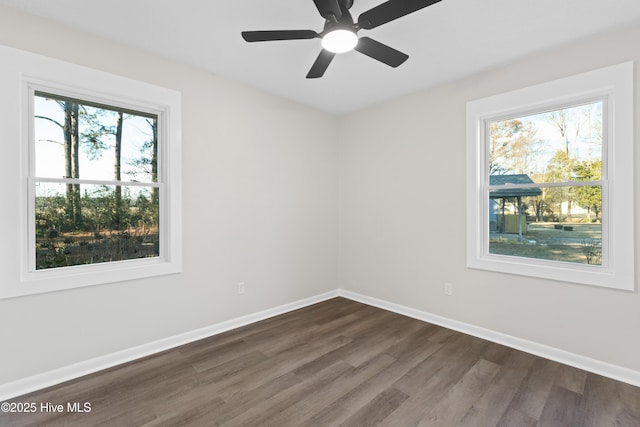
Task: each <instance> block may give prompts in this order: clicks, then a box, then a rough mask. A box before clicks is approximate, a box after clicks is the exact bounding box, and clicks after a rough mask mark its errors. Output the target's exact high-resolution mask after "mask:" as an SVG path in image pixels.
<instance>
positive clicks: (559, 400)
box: [538, 386, 582, 427]
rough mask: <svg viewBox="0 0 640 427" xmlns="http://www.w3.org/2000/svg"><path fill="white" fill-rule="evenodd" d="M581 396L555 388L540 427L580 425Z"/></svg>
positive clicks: (539, 423) (544, 409)
mask: <svg viewBox="0 0 640 427" xmlns="http://www.w3.org/2000/svg"><path fill="white" fill-rule="evenodd" d="M581 397H582V396H581V395H580V394H578V393H576V392H574V391H571V390H567V389H566V388H563V387H557V386H553V388H552V389H551V393H550V394H549V398H548V399H547V402H546V404H545V405H544V408H543V410H542V414H541V415H540V421H539V422H538V426H539V427H565V426H567V425H569V426H573V425H577V424H578V413H579V409H580V399H581Z"/></svg>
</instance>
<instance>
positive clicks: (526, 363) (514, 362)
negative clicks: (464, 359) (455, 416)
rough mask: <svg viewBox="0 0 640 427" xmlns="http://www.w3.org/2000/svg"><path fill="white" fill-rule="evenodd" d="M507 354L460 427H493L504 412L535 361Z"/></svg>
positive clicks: (514, 353) (518, 354)
mask: <svg viewBox="0 0 640 427" xmlns="http://www.w3.org/2000/svg"><path fill="white" fill-rule="evenodd" d="M508 353H509V357H506V358H503V359H502V361H503V363H502V365H501V366H500V371H499V372H498V374H497V375H496V376H495V377H494V378H493V380H492V381H491V384H489V386H488V387H487V388H486V389H485V392H484V393H483V394H482V396H480V398H479V399H478V400H477V401H476V402H474V403H473V406H472V407H471V408H470V409H469V411H468V412H467V413H466V414H465V416H464V418H463V419H462V420H460V423H459V425H460V427H477V426H495V425H497V424H498V422H499V421H500V419H501V418H502V416H503V414H504V413H505V412H506V410H507V407H508V406H509V403H510V402H511V400H513V397H514V396H515V394H516V392H517V391H518V389H519V387H520V384H522V381H523V380H524V377H525V376H526V375H527V372H528V371H529V368H530V367H531V365H532V364H533V362H534V360H535V356H532V355H530V354H527V353H523V352H521V351H517V350H512V349H509V350H508Z"/></svg>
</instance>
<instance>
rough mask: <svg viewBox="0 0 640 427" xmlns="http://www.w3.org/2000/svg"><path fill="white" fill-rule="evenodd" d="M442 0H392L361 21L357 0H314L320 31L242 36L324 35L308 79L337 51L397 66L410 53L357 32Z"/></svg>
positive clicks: (246, 34) (319, 72) (321, 70)
mask: <svg viewBox="0 0 640 427" xmlns="http://www.w3.org/2000/svg"><path fill="white" fill-rule="evenodd" d="M439 1H441V0H388V1H386V2H384V3H382V4H380V5H378V6H376V7H374V8H372V9H369V10H368V11H366V12H364V13H362V14H361V15H360V16H359V17H358V21H357V22H353V18H352V17H351V14H350V13H349V9H351V6H353V0H313V2H314V3H315V5H316V7H317V8H318V12H320V15H322V17H323V18H324V19H325V23H324V29H323V30H322V31H321V32H320V33H317V32H315V31H313V30H281V31H243V32H242V38H244V39H245V40H246V41H248V42H264V41H273V40H306V39H313V38H321V39H322V50H321V51H320V55H318V58H316V60H315V62H314V63H313V65H312V66H311V70H309V73H308V74H307V78H308V79H314V78H318V77H322V76H323V75H324V72H325V71H326V70H327V67H329V64H330V63H331V60H333V57H334V56H335V55H336V54H337V53H343V52H348V51H349V50H351V49H355V50H356V51H358V52H360V53H363V54H365V55H367V56H369V57H371V58H373V59H376V60H378V61H380V62H383V63H385V64H387V65H389V66H391V67H397V66H399V65H400V64H402V63H403V62H404V61H406V60H407V59H408V58H409V56H408V55H406V54H404V53H402V52H400V51H398V50H396V49H393V48H391V47H389V46H387V45H385V44H382V43H380V42H377V41H375V40H373V39H371V38H369V37H360V38H358V36H357V35H356V33H357V32H358V31H359V30H371V29H372V28H376V27H378V26H380V25H382V24H386V23H387V22H390V21H393V20H394V19H398V18H401V17H403V16H405V15H408V14H410V13H413V12H416V11H418V10H420V9H423V8H425V7H427V6H431V5H432V4H434V3H438V2H439Z"/></svg>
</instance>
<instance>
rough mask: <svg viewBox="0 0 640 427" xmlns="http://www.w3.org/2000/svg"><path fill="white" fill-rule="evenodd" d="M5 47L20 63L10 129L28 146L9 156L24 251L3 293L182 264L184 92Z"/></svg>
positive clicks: (12, 76)
mask: <svg viewBox="0 0 640 427" xmlns="http://www.w3.org/2000/svg"><path fill="white" fill-rule="evenodd" d="M0 56H2V57H3V58H2V62H3V63H4V64H12V65H11V66H10V67H9V70H8V71H7V72H5V75H4V76H2V77H3V78H1V79H0V86H1V87H2V88H3V89H6V90H5V91H3V93H6V94H8V96H7V99H6V100H4V101H2V103H3V104H4V105H2V108H3V111H6V112H10V113H9V114H8V119H10V118H17V120H15V122H14V121H8V123H9V126H7V128H6V129H2V130H1V131H2V132H4V133H5V135H4V136H5V137H7V136H9V137H10V138H8V139H6V140H7V141H13V143H14V144H16V146H18V149H17V150H15V153H16V154H18V157H17V158H14V159H12V158H11V157H10V156H9V157H8V158H5V162H6V165H3V166H4V167H5V170H6V171H8V172H7V174H6V176H9V172H12V174H13V175H14V176H18V177H20V179H19V185H17V186H16V188H18V189H19V193H18V195H19V197H17V198H16V200H18V201H19V203H16V204H15V205H14V208H15V209H14V210H15V212H16V213H17V214H18V218H19V221H18V223H19V224H20V227H17V229H18V232H17V233H15V235H14V236H15V237H17V239H16V240H15V242H20V244H19V247H20V250H19V251H16V252H17V254H18V256H17V257H16V258H17V259H16V261H18V262H15V263H11V264H7V265H6V267H7V268H6V269H5V268H4V267H3V270H6V271H4V272H3V277H2V279H3V280H2V281H1V283H2V284H1V285H0V297H3V298H7V297H13V296H20V295H28V294H33V293H41V292H49V291H55V290H61V289H68V288H75V287H81V286H88V285H95V284H102V283H109V282H116V281H124V280H131V279H139V278H145V277H151V276H157V275H163V274H172V273H177V272H180V270H181V258H182V257H181V249H182V248H181V246H182V245H181V223H180V222H181V208H180V194H181V191H180V185H181V183H180V94H179V93H177V92H175V91H172V90H169V89H165V88H160V87H157V86H153V85H150V84H147V83H143V82H139V81H134V80H130V79H126V78H122V77H119V76H115V75H111V74H107V73H103V72H100V71H97V70H92V69H88V68H84V67H80V66H76V65H73V64H69V63H65V62H62V61H57V60H54V59H50V58H46V57H42V56H38V55H33V54H30V53H27V52H22V51H18V50H14V49H8V48H1V49H0ZM43 70H46V71H43ZM7 74H8V76H7ZM18 107H19V108H18ZM11 109H14V110H15V109H19V111H18V112H17V114H15V113H13V111H11ZM9 152H11V150H9ZM13 160H17V161H13ZM16 165H17V167H16ZM5 179H6V178H5ZM14 179H15V178H14ZM13 218H15V216H14V217H13ZM7 246H9V245H7V244H6V243H5V248H3V253H6V254H7V255H8V257H9V258H11V256H12V255H9V250H8V249H7ZM12 246H14V247H15V246H16V245H15V244H13V245H12ZM14 257H15V256H14Z"/></svg>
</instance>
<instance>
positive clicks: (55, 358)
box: [0, 7, 338, 384]
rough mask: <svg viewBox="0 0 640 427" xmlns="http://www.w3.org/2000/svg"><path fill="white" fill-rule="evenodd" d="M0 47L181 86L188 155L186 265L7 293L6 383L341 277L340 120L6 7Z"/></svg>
mask: <svg viewBox="0 0 640 427" xmlns="http://www.w3.org/2000/svg"><path fill="white" fill-rule="evenodd" d="M0 44H3V45H7V46H11V47H16V48H20V49H24V50H28V51H32V52H35V53H39V54H44V55H48V56H52V57H56V58H59V59H63V60H66V61H69V62H74V63H78V64H81V65H85V66H89V67H93V68H97V69H101V70H105V71H108V72H112V73H114V74H119V75H123V76H126V77H130V78H135V79H138V80H144V81H148V82H150V83H153V84H157V85H161V86H165V87H169V88H172V89H176V90H179V91H181V92H182V95H183V99H182V102H183V121H182V125H183V161H184V163H183V183H184V189H183V200H184V207H183V212H184V273H183V274H181V275H175V276H167V277H161V278H154V279H148V280H139V281H132V282H125V283H116V284H109V285H102V286H94V287H90V288H83V289H78V290H71V291H63V292H56V293H48V294H41V295H36V296H28V297H22V298H14V299H8V300H0V343H1V344H0V347H1V349H0V362H1V363H0V384H2V383H5V382H10V381H13V380H17V379H21V378H24V377H27V376H31V375H35V374H39V373H42V372H46V371H49V370H51V369H55V368H59V367H64V366H67V365H70V364H73V363H76V362H81V361H84V360H87V359H90V358H93V357H97V356H102V355H106V354H109V353H113V352H116V351H119V350H123V349H127V348H130V347H133V346H137V345H141V344H145V343H148V342H152V341H155V340H158V339H161V338H165V337H170V336H173V335H176V334H179V333H182V332H187V331H191V330H194V329H197V328H200V327H204V326H208V325H211V324H215V323H218V322H221V321H224V320H228V319H233V318H237V317H239V316H242V315H245V314H250V313H255V312H257V311H260V310H264V309H267V308H272V307H276V306H278V305H281V304H285V303H289V302H292V301H296V300H299V299H302V298H306V297H309V296H314V295H317V294H320V293H324V292H326V291H328V290H332V289H335V288H336V287H337V250H336V249H337V246H338V213H337V212H338V211H337V206H338V199H337V197H338V192H337V188H338V187H337V186H338V184H337V178H338V172H337V155H338V151H337V142H336V141H337V133H336V132H337V123H336V119H335V117H333V116H331V115H328V114H325V113H321V112H318V111H316V110H313V109H309V108H306V107H302V106H300V105H297V104H295V103H292V102H289V101H285V100H283V99H281V98H277V97H274V96H271V95H267V94H265V93H263V92H259V91H257V90H253V89H251V88H248V87H246V86H243V85H239V84H237V83H234V82H231V81H228V80H225V79H222V78H219V77H216V76H213V75H211V74H208V73H205V72H202V71H198V70H195V69H193V68H189V67H186V66H183V65H180V64H177V63H174V62H171V61H167V60H164V59H162V58H158V57H155V56H152V55H149V54H146V53H144V52H140V51H137V50H134V49H130V48H127V47H124V46H121V45H117V44H114V43H110V42H107V41H105V40H102V39H98V38H94V37H92V36H89V35H86V34H81V33H77V32H75V31H72V30H69V29H65V28H64V27H61V26H58V25H54V24H51V23H48V22H46V21H43V20H41V19H38V18H34V17H30V16H28V15H24V14H21V13H18V12H15V11H13V10H11V9H6V8H2V7H0ZM0 66H1V64H0ZM0 120H1V118H0ZM15 143H17V141H1V142H0V144H2V145H5V144H15ZM15 161H17V159H14V158H8V156H5V157H3V156H0V167H2V165H3V164H6V163H4V162H15ZM7 184H8V183H5V185H7ZM8 189H9V187H8ZM7 194H11V193H6V192H5V198H4V199H3V202H2V205H1V206H0V208H1V209H14V207H13V206H12V205H11V203H10V201H9V200H7V198H8V196H7ZM7 226H10V225H7V224H3V227H7ZM0 239H1V238H0ZM12 247H15V243H12V242H7V241H2V240H0V255H1V253H2V252H3V251H10V250H12ZM240 281H244V282H246V289H247V293H246V294H245V295H242V296H240V295H238V294H237V283H238V282H240Z"/></svg>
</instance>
